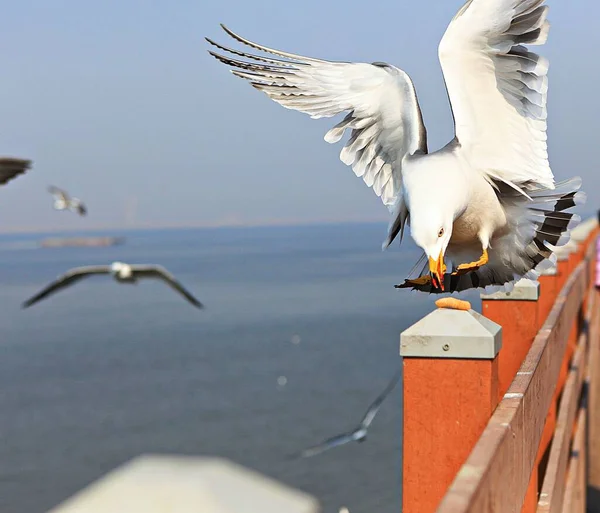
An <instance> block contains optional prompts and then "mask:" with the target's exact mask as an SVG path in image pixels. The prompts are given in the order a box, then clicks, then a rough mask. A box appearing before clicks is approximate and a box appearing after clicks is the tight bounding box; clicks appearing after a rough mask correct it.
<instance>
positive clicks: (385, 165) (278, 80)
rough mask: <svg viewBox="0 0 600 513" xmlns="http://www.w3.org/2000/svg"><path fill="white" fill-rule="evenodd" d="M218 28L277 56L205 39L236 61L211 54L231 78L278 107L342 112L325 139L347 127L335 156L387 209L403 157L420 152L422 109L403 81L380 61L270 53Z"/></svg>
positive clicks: (330, 139)
mask: <svg viewBox="0 0 600 513" xmlns="http://www.w3.org/2000/svg"><path fill="white" fill-rule="evenodd" d="M221 26H222V27H223V29H224V30H225V32H227V34H229V35H230V36H231V37H232V38H234V39H235V40H236V41H238V42H240V43H242V44H245V45H247V46H249V47H251V48H254V49H256V50H260V51H262V52H265V53H269V54H273V55H277V56H279V57H283V59H276V58H272V57H265V56H259V55H253V54H250V53H246V52H242V51H239V50H233V49H230V48H227V47H225V46H222V45H220V44H217V43H215V42H214V41H212V40H210V39H208V38H207V41H208V42H209V43H210V44H212V45H213V46H216V47H217V48H219V49H220V50H222V51H224V52H227V53H229V54H232V55H235V56H239V57H241V58H242V59H243V60H239V59H236V58H233V57H230V56H226V55H221V54H218V53H215V52H212V51H211V52H210V54H211V55H213V56H214V57H215V58H217V59H218V60H219V61H221V62H223V63H224V64H227V65H229V66H232V67H233V68H235V69H234V70H232V73H233V74H234V75H236V76H238V77H241V78H244V79H246V80H248V81H249V82H250V83H251V84H252V85H253V86H254V87H255V88H256V89H258V90H259V91H263V92H264V93H266V94H267V96H269V98H271V99H272V100H274V101H276V102H277V103H279V104H281V105H283V106H284V107H286V108H288V109H293V110H297V111H300V112H304V113H306V114H309V115H310V116H311V117H312V118H322V117H332V116H335V115H337V114H340V113H342V112H348V114H347V115H346V117H345V118H344V119H343V120H342V121H341V122H340V123H338V124H337V125H336V126H335V127H334V128H332V129H331V130H330V131H329V132H327V134H326V135H325V140H326V141H327V142H329V143H335V142H338V141H339V140H340V139H341V138H342V137H343V135H344V132H345V131H346V129H350V130H351V136H350V140H349V141H348V142H347V143H346V145H345V146H344V148H343V149H342V151H341V154H340V159H341V160H342V162H344V163H345V164H347V165H349V166H352V169H353V171H354V173H355V174H356V175H357V176H359V177H362V179H363V180H364V182H365V183H366V184H367V185H368V186H369V187H372V188H373V190H374V191H375V194H377V196H380V197H381V200H382V201H383V203H384V204H385V205H386V206H388V208H390V209H392V208H394V203H395V200H396V198H397V197H399V192H400V190H401V187H402V176H401V169H402V161H403V159H404V158H405V157H406V156H407V155H412V154H414V153H416V152H419V151H420V152H426V151H427V143H426V133H425V128H424V126H423V121H422V118H421V111H420V109H419V104H418V101H417V96H416V93H415V89H414V86H413V83H412V81H411V79H410V78H409V76H408V75H407V74H406V73H405V72H404V71H402V70H400V69H398V68H396V67H394V66H390V65H388V64H385V63H373V64H365V63H348V62H331V61H325V60H321V59H313V58H311V57H304V56H301V55H295V54H292V53H287V52H282V51H279V50H274V49H272V48H267V47H266V46H262V45H259V44H257V43H253V42H252V41H249V40H247V39H244V38H242V37H241V36H238V35H237V34H234V33H233V32H232V31H231V30H229V29H228V28H226V27H225V26H223V25H221Z"/></svg>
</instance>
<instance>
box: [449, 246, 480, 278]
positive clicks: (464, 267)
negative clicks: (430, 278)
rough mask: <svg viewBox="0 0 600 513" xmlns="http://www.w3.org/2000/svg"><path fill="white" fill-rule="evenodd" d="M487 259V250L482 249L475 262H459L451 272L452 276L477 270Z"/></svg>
mask: <svg viewBox="0 0 600 513" xmlns="http://www.w3.org/2000/svg"><path fill="white" fill-rule="evenodd" d="M488 261H489V258H488V253H487V250H486V249H484V250H483V254H482V255H481V257H480V258H479V260H477V261H476V262H469V263H468V264H460V265H459V266H458V267H457V268H456V270H455V271H454V272H453V273H452V276H462V275H463V274H467V273H470V272H473V271H477V269H479V268H480V267H482V266H484V265H485V264H487V263H488Z"/></svg>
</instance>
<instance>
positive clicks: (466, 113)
mask: <svg viewBox="0 0 600 513" xmlns="http://www.w3.org/2000/svg"><path fill="white" fill-rule="evenodd" d="M543 3H544V0H468V1H467V2H466V3H465V5H464V6H463V7H462V8H461V9H460V10H459V12H458V13H457V15H456V16H455V17H454V19H453V20H452V22H451V23H450V25H449V26H448V29H447V30H446V33H445V34H444V37H443V39H442V41H441V43H440V47H439V57H440V62H441V65H442V69H443V71H444V79H445V81H446V86H447V88H448V95H449V97H450V101H451V103H452V110H453V113H454V121H455V128H456V138H457V140H458V142H459V143H460V149H461V151H464V152H465V155H466V157H467V158H468V159H469V162H470V163H471V164H472V165H474V166H475V167H476V168H477V169H479V170H480V171H481V172H482V173H484V174H485V175H486V176H487V177H488V179H491V180H500V181H503V182H505V183H507V184H509V185H510V186H512V187H513V188H515V189H517V190H521V191H522V190H525V191H526V190H527V189H528V188H529V187H528V184H531V185H533V184H538V185H542V186H544V187H547V188H550V189H552V188H553V187H554V177H553V175H552V171H551V170H550V166H549V164H548V151H547V146H546V97H547V91H548V79H547V71H548V62H547V60H545V59H544V58H543V57H540V56H539V55H537V54H535V53H533V52H530V51H529V50H528V49H527V48H526V47H525V46H524V45H542V44H544V43H545V42H546V38H547V36H548V30H549V23H548V21H547V20H546V16H547V12H548V7H547V6H544V5H542V4H543Z"/></svg>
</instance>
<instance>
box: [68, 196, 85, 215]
mask: <svg viewBox="0 0 600 513" xmlns="http://www.w3.org/2000/svg"><path fill="white" fill-rule="evenodd" d="M71 206H72V208H73V209H74V210H76V211H77V213H78V214H79V215H80V216H84V215H86V214H87V208H85V205H84V204H83V203H82V201H81V200H80V199H79V198H72V199H71Z"/></svg>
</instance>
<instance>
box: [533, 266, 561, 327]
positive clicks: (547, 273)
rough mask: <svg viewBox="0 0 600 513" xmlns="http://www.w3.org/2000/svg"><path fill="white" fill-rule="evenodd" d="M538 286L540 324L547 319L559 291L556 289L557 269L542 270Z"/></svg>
mask: <svg viewBox="0 0 600 513" xmlns="http://www.w3.org/2000/svg"><path fill="white" fill-rule="evenodd" d="M538 282H539V284H540V299H539V312H540V315H541V317H542V324H543V323H544V321H545V320H546V319H547V318H548V314H549V313H550V310H551V309H552V305H554V301H556V296H557V295H558V293H559V291H560V289H559V288H558V268H557V266H556V265H554V266H552V267H549V268H548V269H544V270H543V271H542V272H541V274H540V277H539V278H538Z"/></svg>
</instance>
